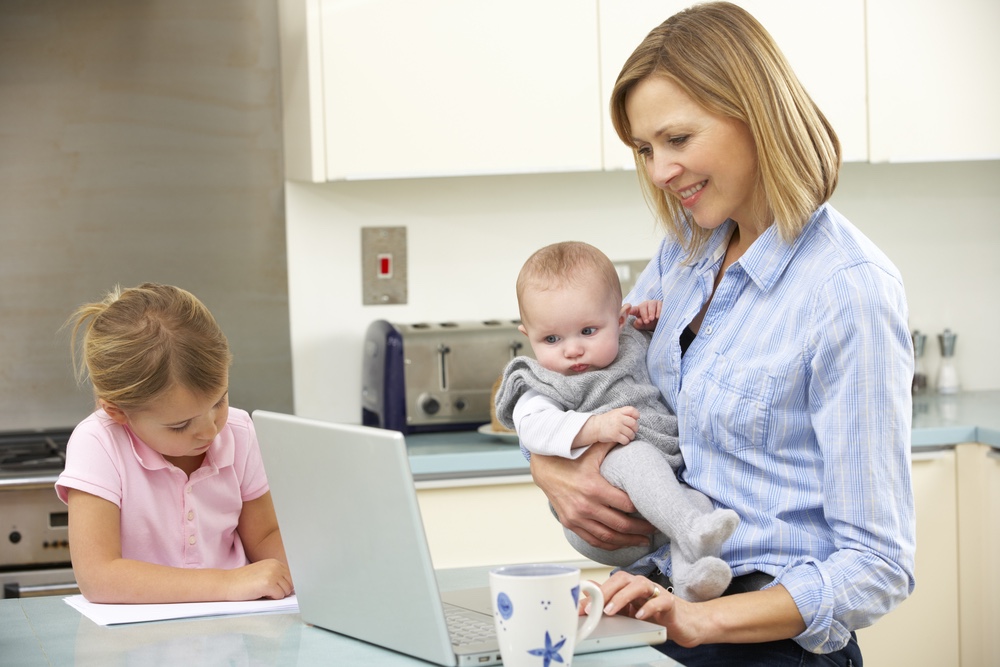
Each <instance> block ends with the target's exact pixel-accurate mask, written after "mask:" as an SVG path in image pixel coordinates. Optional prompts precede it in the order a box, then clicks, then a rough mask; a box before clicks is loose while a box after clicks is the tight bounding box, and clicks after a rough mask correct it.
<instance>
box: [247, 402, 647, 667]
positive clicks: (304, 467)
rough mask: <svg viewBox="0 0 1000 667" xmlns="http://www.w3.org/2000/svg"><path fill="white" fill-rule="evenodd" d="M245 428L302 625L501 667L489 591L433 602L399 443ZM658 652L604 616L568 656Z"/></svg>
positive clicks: (300, 429)
mask: <svg viewBox="0 0 1000 667" xmlns="http://www.w3.org/2000/svg"><path fill="white" fill-rule="evenodd" d="M253 421H254V426H255V428H256V430H257V438H258V440H259V441H260V449H261V453H262V455H263V458H264V466H265V469H266V471H267V477H268V481H269V482H270V485H271V495H272V497H273V498H274V507H275V511H276V512H277V515H278V523H279V524H280V526H281V535H282V538H283V540H284V543H285V551H286V553H287V555H288V564H289V567H290V569H291V572H292V579H293V580H294V582H295V592H296V594H297V596H298V601H299V610H300V612H301V615H302V619H303V621H305V622H306V623H309V624H310V625H315V626H317V627H320V628H325V629H327V630H331V631H333V632H337V633H340V634H343V635H348V636H350V637H354V638H356V639H360V640H363V641H366V642H369V643H371V644H376V645H378V646H381V647H384V648H387V649H391V650H393V651H398V652H400V653H405V654H408V655H412V656H414V657H417V658H421V659H423V660H427V661H429V662H434V663H437V664H439V665H496V664H500V652H499V649H498V646H497V642H496V638H495V636H494V635H493V617H492V613H491V611H490V602H489V588H488V586H485V585H484V586H483V587H481V588H477V589H472V590H466V591H452V592H449V593H445V594H444V595H447V596H449V598H451V599H452V601H453V602H454V603H457V604H453V603H448V602H445V601H443V600H442V593H441V592H439V589H438V583H437V577H436V576H435V573H434V568H433V564H432V562H431V557H430V551H429V550H428V547H427V539H426V536H425V535H424V529H423V521H422V520H421V517H420V510H419V506H418V505H417V495H416V490H415V489H414V486H413V478H412V475H411V473H410V465H409V458H408V457H407V452H406V443H405V440H404V437H403V434H402V433H399V432H398V431H389V430H385V429H377V428H370V427H365V426H349V425H344V424H333V423H329V422H321V421H315V420H310V419H304V418H301V417H294V416H291V415H284V414H278V413H274V412H265V411H262V410H257V411H255V412H254V413H253ZM483 583H484V584H486V577H485V575H484V582H483ZM378 601H382V602H378ZM387 612H390V613H387ZM449 625H451V626H455V627H457V626H464V627H466V628H467V630H466V632H467V634H469V635H470V636H469V637H467V638H465V639H459V638H453V635H452V633H451V632H450V631H449ZM480 633H485V634H480ZM665 640H666V634H665V630H664V628H663V627H661V626H658V625H655V624H652V623H646V622H644V621H638V620H635V619H631V618H624V617H623V618H619V617H617V616H611V617H605V618H604V619H602V621H601V623H600V624H599V625H598V627H597V629H596V630H595V631H594V633H593V634H591V636H590V637H589V638H588V639H586V640H584V642H582V643H581V644H580V646H579V647H578V648H577V653H586V652H593V651H602V650H609V649H615V648H626V647H630V646H644V645H648V644H658V643H662V642H663V641H665Z"/></svg>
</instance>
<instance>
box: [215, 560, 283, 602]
mask: <svg viewBox="0 0 1000 667" xmlns="http://www.w3.org/2000/svg"><path fill="white" fill-rule="evenodd" d="M227 574H228V576H229V595H228V596H227V599H228V600H231V601H238V600H258V599H260V598H271V599H272V600H280V599H282V598H284V597H287V596H289V595H291V593H292V591H293V590H294V587H293V586H292V575H291V573H290V572H289V571H288V566H287V565H285V564H284V563H282V562H281V561H278V560H275V559H273V558H267V559H265V560H261V561H257V562H256V563H250V564H249V565H244V566H243V567H238V568H236V569H235V570H229V571H228V572H227Z"/></svg>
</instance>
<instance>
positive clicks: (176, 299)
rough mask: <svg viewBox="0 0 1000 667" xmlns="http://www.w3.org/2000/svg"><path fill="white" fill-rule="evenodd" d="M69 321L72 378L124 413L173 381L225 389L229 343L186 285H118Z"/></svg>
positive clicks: (198, 388)
mask: <svg viewBox="0 0 1000 667" xmlns="http://www.w3.org/2000/svg"><path fill="white" fill-rule="evenodd" d="M66 324H67V326H70V325H71V326H72V339H71V343H70V344H71V346H72V350H73V366H74V368H75V369H76V374H77V380H78V381H79V382H80V383H81V384H82V383H83V382H84V381H85V379H86V378H87V377H89V378H90V382H91V383H92V384H93V386H94V395H95V397H96V398H97V399H103V400H105V401H107V402H109V403H112V404H113V405H116V406H118V407H119V408H121V409H123V410H141V409H143V408H145V407H147V406H148V405H149V404H150V402H151V401H152V400H153V399H155V398H156V397H157V396H159V395H160V394H161V393H162V392H163V391H164V390H167V389H170V388H172V387H174V386H178V385H179V386H183V387H185V388H187V389H189V390H190V391H193V392H195V393H198V394H203V395H206V396H207V395H211V394H213V393H215V392H218V391H221V390H223V389H225V382H226V373H227V371H228V369H229V365H230V363H231V362H232V354H231V353H230V351H229V341H228V340H226V336H225V335H224V334H223V333H222V330H221V329H220V328H219V325H218V324H216V322H215V318H213V317H212V314H211V313H210V312H209V311H208V309H207V308H206V307H205V305H204V304H203V303H202V302H201V301H199V300H198V299H197V297H195V296H194V295H193V294H191V293H190V292H187V291H185V290H183V289H180V288H178V287H171V286H170V285H157V284H154V283H143V284H142V285H139V286H138V287H133V288H130V289H125V290H123V289H121V288H120V287H115V289H114V290H113V291H111V292H110V293H109V294H108V295H107V296H106V297H105V299H104V300H103V301H101V302H99V303H88V304H84V305H82V306H80V307H79V308H78V309H77V310H76V311H75V312H74V313H73V315H71V316H70V318H69V320H68V321H67V323H66ZM78 343H79V345H78ZM78 349H79V350H80V351H82V361H81V362H79V363H78V359H79V358H80V356H81V355H79V354H78Z"/></svg>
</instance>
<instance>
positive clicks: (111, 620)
mask: <svg viewBox="0 0 1000 667" xmlns="http://www.w3.org/2000/svg"><path fill="white" fill-rule="evenodd" d="M63 600H65V601H66V604H68V605H69V606H71V607H73V608H74V609H76V610H77V611H79V612H80V613H81V614H83V615H84V616H86V617H87V618H89V619H90V620H92V621H93V622H94V623H97V624H98V625H118V624H121V623H144V622H146V621H164V620H168V619H176V618H198V617H202V616H227V615H231V614H260V613H284V614H295V613H298V611H299V601H298V599H297V598H296V597H295V596H294V595H292V596H289V597H287V598H285V599H284V600H250V601H248V602H175V603H171V604H95V603H93V602H88V601H87V599H86V598H85V597H83V596H82V595H71V596H69V597H66V598H63Z"/></svg>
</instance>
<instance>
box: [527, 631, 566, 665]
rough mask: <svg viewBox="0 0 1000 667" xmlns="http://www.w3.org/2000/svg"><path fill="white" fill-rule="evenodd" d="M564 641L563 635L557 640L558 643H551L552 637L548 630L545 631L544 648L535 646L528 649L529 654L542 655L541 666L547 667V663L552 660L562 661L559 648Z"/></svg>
mask: <svg viewBox="0 0 1000 667" xmlns="http://www.w3.org/2000/svg"><path fill="white" fill-rule="evenodd" d="M565 643H566V638H565V637H563V638H562V639H560V640H559V643H558V644H553V643H552V637H550V636H549V631H548V630H546V631H545V648H535V649H531V650H530V651H528V653H530V654H531V655H538V656H541V657H542V667H549V663H552V662H563V659H562V656H561V655H559V650H560V649H561V648H562V647H563V644H565Z"/></svg>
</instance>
